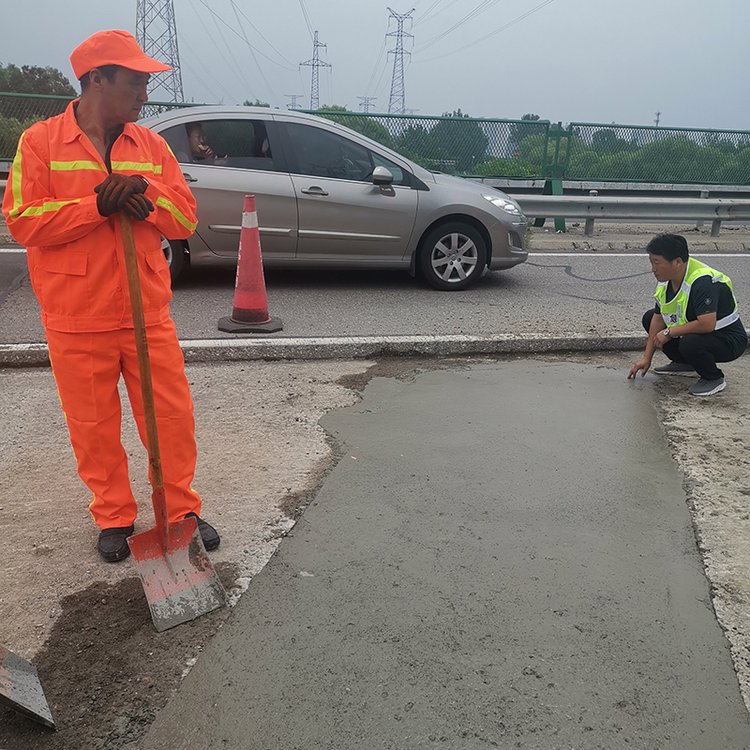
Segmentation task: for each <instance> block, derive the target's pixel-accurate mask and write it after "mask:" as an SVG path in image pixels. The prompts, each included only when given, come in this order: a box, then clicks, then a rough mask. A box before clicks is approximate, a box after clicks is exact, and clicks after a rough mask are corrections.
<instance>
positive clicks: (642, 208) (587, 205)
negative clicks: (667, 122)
mask: <svg viewBox="0 0 750 750" xmlns="http://www.w3.org/2000/svg"><path fill="white" fill-rule="evenodd" d="M6 184H7V180H0V200H1V199H2V195H3V192H4V190H5V186H6ZM509 195H510V193H509ZM512 197H513V198H514V200H516V201H517V202H518V204H519V205H520V206H521V209H522V210H523V212H524V214H526V216H527V217H531V218H537V217H544V218H548V219H555V218H561V219H585V220H586V224H585V230H584V233H585V234H586V235H588V236H591V235H592V234H593V233H594V222H595V221H596V220H597V219H611V220H620V221H687V222H693V221H710V222H711V236H712V237H718V236H719V232H720V231H721V224H722V222H724V221H744V222H749V223H750V200H742V199H730V198H655V197H648V196H646V197H643V196H641V197H637V198H631V197H627V198H625V197H619V196H618V197H601V198H600V197H599V196H596V195H591V196H565V195H512Z"/></svg>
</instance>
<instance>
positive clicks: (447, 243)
mask: <svg viewBox="0 0 750 750" xmlns="http://www.w3.org/2000/svg"><path fill="white" fill-rule="evenodd" d="M486 265H487V245H486V243H485V241H484V239H483V238H482V235H481V234H479V232H478V231H477V230H476V229H475V228H474V227H473V226H471V225H470V224H464V223H463V222H450V223H447V224H442V225H440V226H438V227H436V228H435V229H433V230H432V231H431V232H430V233H429V234H428V235H427V236H426V237H425V239H424V241H423V242H422V245H421V249H420V252H419V266H420V269H421V271H422V274H423V275H424V277H425V280H426V281H427V283H428V284H429V285H430V286H431V287H433V288H435V289H442V290H449V291H452V290H456V291H457V290H459V289H466V288H468V287H469V286H471V285H472V284H474V283H476V282H477V281H478V280H479V277H480V276H481V275H482V272H483V271H484V268H485V266H486Z"/></svg>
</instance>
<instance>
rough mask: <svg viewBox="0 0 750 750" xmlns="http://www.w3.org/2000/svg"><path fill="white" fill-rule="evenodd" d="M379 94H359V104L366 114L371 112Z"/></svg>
mask: <svg viewBox="0 0 750 750" xmlns="http://www.w3.org/2000/svg"><path fill="white" fill-rule="evenodd" d="M377 98H378V97H377V96H358V97H357V99H359V102H360V104H359V106H360V107H361V108H362V111H363V112H364V113H365V114H369V112H370V105H371V104H372V103H373V102H374V101H375V100H376V99H377Z"/></svg>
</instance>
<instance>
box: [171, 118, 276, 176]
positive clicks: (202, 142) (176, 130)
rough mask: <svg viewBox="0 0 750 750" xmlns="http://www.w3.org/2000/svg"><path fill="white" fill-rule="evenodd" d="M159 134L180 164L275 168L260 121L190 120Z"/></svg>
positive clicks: (268, 143) (265, 130)
mask: <svg viewBox="0 0 750 750" xmlns="http://www.w3.org/2000/svg"><path fill="white" fill-rule="evenodd" d="M161 135H162V136H163V137H164V139H165V140H166V141H167V143H168V144H169V146H170V148H171V149H172V151H173V152H174V154H175V156H176V157H177V161H179V162H180V163H181V164H205V165H207V166H215V167H234V168H240V169H259V170H266V171H276V170H277V169H278V167H277V166H276V164H275V162H274V158H273V151H272V148H271V141H270V138H269V135H268V132H267V129H266V123H265V122H264V121H263V120H194V121H192V122H188V123H186V124H184V125H177V126H175V127H172V128H169V129H168V130H165V131H163V132H162V134H161Z"/></svg>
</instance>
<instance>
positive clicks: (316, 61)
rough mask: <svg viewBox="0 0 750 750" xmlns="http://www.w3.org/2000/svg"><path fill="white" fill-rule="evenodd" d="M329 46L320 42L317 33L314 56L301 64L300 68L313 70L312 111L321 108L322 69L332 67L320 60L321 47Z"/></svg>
mask: <svg viewBox="0 0 750 750" xmlns="http://www.w3.org/2000/svg"><path fill="white" fill-rule="evenodd" d="M327 46H328V45H326V44H323V43H322V42H319V41H318V32H317V31H316V32H315V38H314V39H313V56H312V58H311V59H310V60H305V62H301V63H300V67H302V66H305V67H308V68H312V76H311V77H312V80H311V82H310V109H318V108H319V107H320V83H319V81H320V69H321V68H330V67H331V66H330V65H329V64H328V63H327V62H323V61H322V60H321V59H320V53H319V52H318V50H319V49H320V48H321V47H327Z"/></svg>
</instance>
